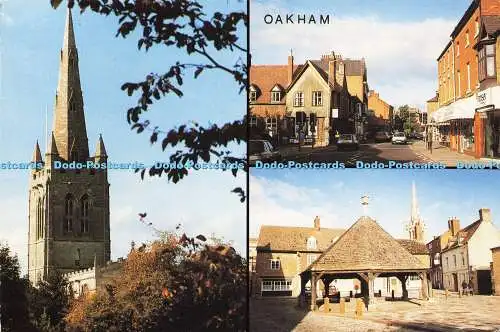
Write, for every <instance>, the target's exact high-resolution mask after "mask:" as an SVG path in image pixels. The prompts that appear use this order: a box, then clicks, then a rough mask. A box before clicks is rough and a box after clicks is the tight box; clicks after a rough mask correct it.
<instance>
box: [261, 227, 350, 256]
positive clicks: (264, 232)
mask: <svg viewBox="0 0 500 332" xmlns="http://www.w3.org/2000/svg"><path fill="white" fill-rule="evenodd" d="M344 232H345V229H337V228H320V229H319V230H317V229H316V228H313V227H284V226H261V228H260V234H259V240H258V242H257V250H259V251H316V252H323V251H324V250H325V249H327V248H328V247H329V246H330V245H331V244H332V241H333V240H335V239H336V238H338V237H340V236H341V235H342V233H344ZM310 236H314V237H315V238H316V241H317V250H311V249H307V239H308V238H309V237H310Z"/></svg>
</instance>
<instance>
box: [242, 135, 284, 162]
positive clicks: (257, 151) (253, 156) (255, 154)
mask: <svg viewBox="0 0 500 332" xmlns="http://www.w3.org/2000/svg"><path fill="white" fill-rule="evenodd" d="M248 144H249V150H250V151H249V152H250V155H249V157H248V159H249V162H250V165H255V162H256V161H262V162H273V161H279V160H281V154H280V152H279V151H278V150H276V149H275V148H274V147H273V145H272V144H271V143H270V142H269V141H266V140H262V139H259V140H250V141H249V143H248Z"/></svg>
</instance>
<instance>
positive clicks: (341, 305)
mask: <svg viewBox="0 0 500 332" xmlns="http://www.w3.org/2000/svg"><path fill="white" fill-rule="evenodd" d="M340 313H341V314H342V315H343V314H345V299H344V298H341V299H340Z"/></svg>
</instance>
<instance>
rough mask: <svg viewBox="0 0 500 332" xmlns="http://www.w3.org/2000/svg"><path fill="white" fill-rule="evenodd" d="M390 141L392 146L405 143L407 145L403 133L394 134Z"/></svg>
mask: <svg viewBox="0 0 500 332" xmlns="http://www.w3.org/2000/svg"><path fill="white" fill-rule="evenodd" d="M391 141H392V144H406V143H408V139H407V138H406V135H405V133H394V135H393V136H392V140H391Z"/></svg>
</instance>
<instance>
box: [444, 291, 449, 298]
mask: <svg viewBox="0 0 500 332" xmlns="http://www.w3.org/2000/svg"><path fill="white" fill-rule="evenodd" d="M448 295H449V294H448V288H447V289H445V290H444V297H445V298H446V299H448Z"/></svg>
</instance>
